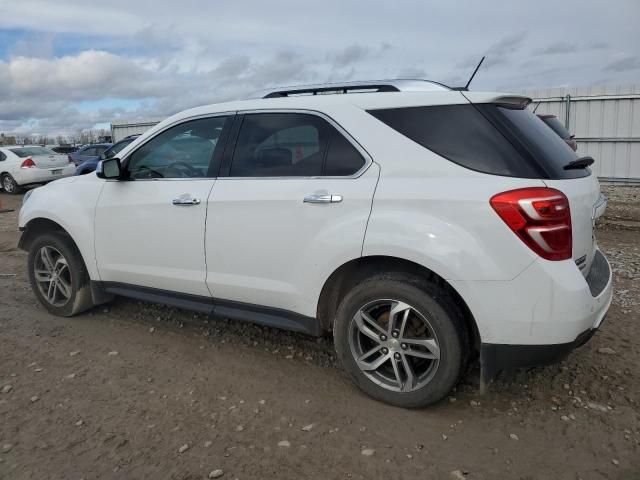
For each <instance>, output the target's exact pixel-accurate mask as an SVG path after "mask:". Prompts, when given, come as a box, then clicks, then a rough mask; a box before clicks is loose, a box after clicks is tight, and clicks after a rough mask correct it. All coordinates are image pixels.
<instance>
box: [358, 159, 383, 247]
mask: <svg viewBox="0 0 640 480" xmlns="http://www.w3.org/2000/svg"><path fill="white" fill-rule="evenodd" d="M371 164H372V165H375V166H377V167H378V178H377V179H376V186H375V187H374V188H373V194H372V195H371V205H370V206H369V215H368V216H367V223H366V225H365V227H364V234H363V235H362V245H361V246H360V258H362V257H363V256H364V242H365V240H366V238H367V230H368V229H369V221H370V220H371V214H372V212H373V201H374V200H375V198H376V191H377V190H378V183H380V174H381V172H382V168H381V167H380V164H378V163H377V162H376V161H375V160H373V159H371Z"/></svg>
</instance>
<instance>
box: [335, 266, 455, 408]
mask: <svg viewBox="0 0 640 480" xmlns="http://www.w3.org/2000/svg"><path fill="white" fill-rule="evenodd" d="M333 329H334V338H335V346H336V351H337V354H338V357H339V358H340V360H341V362H342V364H343V366H344V368H345V370H346V371H347V373H348V374H349V375H350V376H351V378H352V379H353V381H354V382H355V384H356V385H357V386H358V387H359V388H360V389H361V390H363V391H364V392H365V393H367V394H369V395H371V396H372V397H374V398H376V399H378V400H382V401H384V402H387V403H390V404H393V405H397V406H401V407H422V406H426V405H429V404H431V403H434V402H437V401H438V400H441V399H442V398H443V397H445V396H446V395H447V394H448V393H449V392H450V391H451V389H452V388H453V387H454V386H455V384H456V383H457V381H458V379H459V378H460V375H461V373H462V371H463V368H464V363H465V357H466V354H465V352H466V346H467V338H466V333H465V329H464V326H463V323H462V320H461V317H460V314H459V313H458V309H457V308H456V307H455V304H453V303H452V301H451V299H450V297H449V295H448V294H447V292H446V291H445V290H444V289H442V288H441V287H439V286H438V285H436V284H434V283H430V282H424V281H421V280H420V279H418V278H412V277H405V276H402V275H386V276H382V275H381V276H376V277H372V278H370V279H368V280H366V281H364V282H362V283H360V284H358V285H357V286H356V287H354V288H353V289H352V290H351V291H350V292H349V293H348V294H347V295H346V296H345V298H344V299H343V301H342V302H341V304H340V306H339V307H338V311H337V314H336V319H335V322H334V327H333Z"/></svg>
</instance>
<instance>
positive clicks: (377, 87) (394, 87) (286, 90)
mask: <svg viewBox="0 0 640 480" xmlns="http://www.w3.org/2000/svg"><path fill="white" fill-rule="evenodd" d="M441 90H451V89H450V88H449V87H447V86H446V85H443V84H441V83H438V82H433V81H431V80H414V79H398V80H361V81H354V82H339V83H319V84H315V85H299V86H291V87H278V88H271V89H267V90H261V91H259V92H256V93H253V94H251V95H250V96H249V97H248V98H253V99H255V98H278V97H289V96H292V95H318V94H320V95H326V94H330V93H349V92H353V93H365V92H370V91H375V92H433V91H441Z"/></svg>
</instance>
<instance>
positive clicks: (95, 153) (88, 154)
mask: <svg viewBox="0 0 640 480" xmlns="http://www.w3.org/2000/svg"><path fill="white" fill-rule="evenodd" d="M109 147H111V144H110V143H94V144H93V145H85V146H84V147H81V148H79V149H78V150H77V151H75V152H71V153H70V154H69V155H68V157H69V161H70V162H73V163H75V164H76V166H78V165H80V164H81V163H84V162H86V161H87V160H93V159H95V158H100V155H101V154H102V153H104V152H105V150H107V149H108V148H109Z"/></svg>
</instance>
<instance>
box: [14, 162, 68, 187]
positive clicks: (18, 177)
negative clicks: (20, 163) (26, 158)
mask: <svg viewBox="0 0 640 480" xmlns="http://www.w3.org/2000/svg"><path fill="white" fill-rule="evenodd" d="M55 170H62V171H61V172H60V173H59V174H56V175H54V174H53V173H52V171H55ZM75 173H76V166H75V165H73V164H70V163H69V164H66V165H64V166H60V167H55V168H21V169H19V170H18V171H16V172H15V174H14V175H13V178H14V179H15V181H16V182H18V185H30V184H32V183H47V182H52V181H53V180H57V179H59V178H65V177H70V176H72V175H74V174H75Z"/></svg>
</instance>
